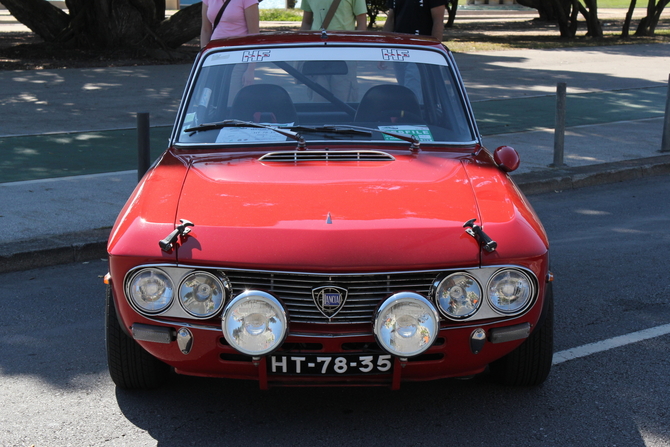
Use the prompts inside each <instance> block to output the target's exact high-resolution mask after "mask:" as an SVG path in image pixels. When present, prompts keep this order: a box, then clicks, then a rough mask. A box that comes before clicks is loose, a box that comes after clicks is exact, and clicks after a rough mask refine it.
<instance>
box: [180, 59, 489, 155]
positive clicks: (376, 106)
mask: <svg viewBox="0 0 670 447" xmlns="http://www.w3.org/2000/svg"><path fill="white" fill-rule="evenodd" d="M186 101H187V102H186V105H185V107H184V108H183V114H182V116H181V118H180V119H179V121H178V126H179V127H178V128H179V132H178V133H177V135H176V142H177V143H178V144H183V145H195V146H200V145H203V144H212V143H216V144H219V145H225V144H234V145H236V146H239V145H241V144H242V145H243V144H254V143H256V144H257V143H259V142H261V143H285V142H293V143H295V141H294V139H292V138H289V137H287V134H286V132H284V133H281V132H275V131H273V130H272V129H268V128H266V127H262V126H248V127H247V126H245V125H244V124H242V125H240V124H239V123H238V122H236V123H235V124H234V125H227V123H228V122H229V121H230V120H236V121H243V122H249V123H258V124H264V125H269V126H272V127H278V128H281V129H286V130H292V131H295V132H296V133H299V135H300V136H301V137H302V138H304V140H305V141H307V142H314V141H328V142H329V144H331V145H332V143H333V142H334V141H338V140H341V141H351V140H355V141H362V142H363V141H370V142H374V141H397V142H400V141H401V140H399V139H397V138H395V137H393V136H392V135H389V133H391V134H402V135H411V136H412V137H414V138H416V139H417V140H418V141H419V142H421V143H427V144H433V143H437V144H440V143H449V144H471V143H473V142H475V141H476V136H475V131H474V129H473V126H472V125H471V124H470V120H469V119H468V114H467V112H466V109H465V106H464V98H463V97H462V94H461V92H460V90H459V88H458V83H457V81H456V79H455V76H454V73H453V71H452V69H451V67H449V65H448V61H447V60H446V59H445V57H444V55H442V54H440V53H438V52H436V51H429V50H422V49H414V48H409V49H405V48H390V49H381V48H371V47H333V46H329V47H324V46H319V47H309V48H270V49H264V50H239V49H238V50H227V51H226V50H225V49H223V50H221V51H217V52H212V53H210V54H208V55H207V56H206V59H205V60H204V61H203V63H202V66H201V68H200V70H199V72H198V73H197V77H196V79H195V82H194V84H193V86H192V88H191V89H190V91H189V93H188V95H187V98H186ZM217 123H218V125H217ZM344 126H356V127H364V128H371V129H373V130H379V131H381V132H376V131H373V132H352V131H345V129H342V128H340V127H344Z"/></svg>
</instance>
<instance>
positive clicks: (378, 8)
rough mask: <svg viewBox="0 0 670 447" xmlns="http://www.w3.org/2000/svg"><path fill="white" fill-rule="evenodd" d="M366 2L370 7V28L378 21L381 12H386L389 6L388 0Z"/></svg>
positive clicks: (368, 0) (369, 0) (367, 0)
mask: <svg viewBox="0 0 670 447" xmlns="http://www.w3.org/2000/svg"><path fill="white" fill-rule="evenodd" d="M365 4H366V5H367V7H368V19H369V20H370V21H369V22H368V28H372V27H373V26H374V25H375V22H376V21H377V16H378V15H379V13H380V12H385V11H386V10H387V9H388V8H387V7H386V0H366V1H365Z"/></svg>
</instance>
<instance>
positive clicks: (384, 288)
mask: <svg viewBox="0 0 670 447" xmlns="http://www.w3.org/2000/svg"><path fill="white" fill-rule="evenodd" d="M223 273H225V274H226V276H227V277H228V279H229V280H230V282H231V284H232V287H233V293H234V295H238V294H240V293H242V292H244V291H245V290H247V289H252V290H262V291H266V292H268V293H271V294H273V295H274V296H276V297H278V298H279V299H281V300H282V302H283V303H284V305H285V306H286V307H287V309H288V312H289V316H290V318H291V322H294V323H333V324H342V323H345V324H352V323H371V322H372V320H373V317H374V312H375V310H376V309H377V306H378V305H379V304H380V303H381V301H383V300H384V299H386V298H388V297H389V296H391V295H393V294H394V293H398V292H407V291H411V292H415V293H419V294H421V295H423V296H425V297H428V294H429V292H430V287H431V284H432V282H433V281H434V280H435V278H436V277H437V276H438V274H439V273H440V272H416V273H389V274H360V275H323V274H307V273H276V272H263V271H236V270H225V271H224V272H223ZM322 286H337V287H342V288H345V289H347V291H348V294H347V300H346V302H345V304H344V307H343V308H342V310H340V311H339V313H338V314H337V315H335V316H334V317H333V318H332V319H330V320H329V319H328V318H327V317H325V316H324V315H323V314H322V313H321V312H320V311H319V310H318V309H317V307H316V305H315V304H314V300H313V298H312V289H314V288H317V287H322Z"/></svg>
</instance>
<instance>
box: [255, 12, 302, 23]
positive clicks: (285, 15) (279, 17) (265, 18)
mask: <svg viewBox="0 0 670 447" xmlns="http://www.w3.org/2000/svg"><path fill="white" fill-rule="evenodd" d="M260 19H261V22H301V21H302V10H300V9H261V10H260Z"/></svg>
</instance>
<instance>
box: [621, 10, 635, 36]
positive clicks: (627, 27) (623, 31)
mask: <svg viewBox="0 0 670 447" xmlns="http://www.w3.org/2000/svg"><path fill="white" fill-rule="evenodd" d="M636 3H637V0H630V6H628V12H627V13H626V20H624V22H623V28H622V29H621V37H622V38H624V39H627V38H628V37H629V35H628V33H629V31H630V22H631V20H632V19H633V11H634V10H635V4H636Z"/></svg>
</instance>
